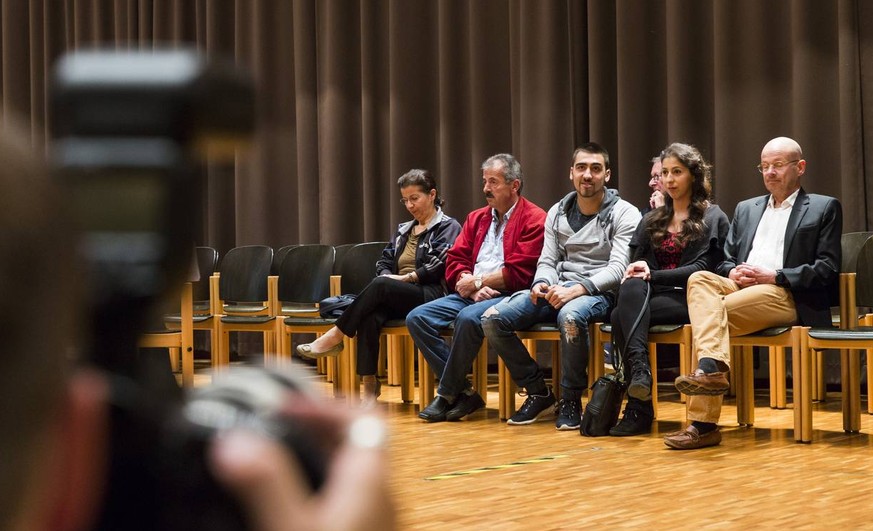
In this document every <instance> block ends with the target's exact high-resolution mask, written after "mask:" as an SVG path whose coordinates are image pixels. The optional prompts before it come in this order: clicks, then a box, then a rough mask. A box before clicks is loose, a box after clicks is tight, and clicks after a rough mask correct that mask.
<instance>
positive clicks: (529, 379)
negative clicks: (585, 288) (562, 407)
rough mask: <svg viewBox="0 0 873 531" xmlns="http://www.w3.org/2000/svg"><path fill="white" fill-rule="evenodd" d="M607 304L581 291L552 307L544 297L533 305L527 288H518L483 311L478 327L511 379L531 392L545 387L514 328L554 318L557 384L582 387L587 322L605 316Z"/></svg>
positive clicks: (575, 388)
mask: <svg viewBox="0 0 873 531" xmlns="http://www.w3.org/2000/svg"><path fill="white" fill-rule="evenodd" d="M609 306H610V301H609V299H608V298H607V297H606V296H605V295H583V296H581V297H577V298H575V299H573V300H571V301H570V302H568V303H567V304H565V305H564V306H563V307H562V308H561V309H560V310H556V309H555V308H553V307H552V306H550V305H549V304H547V303H545V301H543V302H542V303H540V304H537V305H534V304H533V303H531V301H530V291H529V290H525V291H519V292H516V293H514V294H513V295H512V296H511V297H509V298H507V299H504V300H503V301H502V302H500V303H499V304H497V305H495V306H493V307H492V308H490V309H489V310H488V311H486V312H485V314H483V316H482V330H483V331H484V332H485V337H487V338H488V344H489V346H490V347H491V348H493V349H494V351H495V352H497V354H498V355H499V356H500V357H501V358H503V362H504V363H505V364H506V368H507V369H508V370H509V373H510V374H511V375H512V379H513V380H514V381H515V383H516V384H517V385H518V386H519V387H524V388H525V389H527V391H528V392H529V393H531V394H540V393H541V392H543V391H545V388H546V383H545V379H544V377H543V372H542V370H541V369H540V366H539V364H537V362H536V360H535V359H534V358H532V357H531V356H530V354H528V352H527V349H526V348H524V344H522V342H521V340H520V339H518V336H517V335H516V334H515V331H516V330H524V329H526V328H529V327H530V326H532V325H534V324H536V323H542V322H557V323H558V327H559V328H560V330H561V372H562V376H561V387H562V388H563V389H568V390H572V391H582V390H584V389H586V388H587V387H588V324H589V323H592V322H595V321H602V320H603V319H605V318H606V316H607V312H608V311H609Z"/></svg>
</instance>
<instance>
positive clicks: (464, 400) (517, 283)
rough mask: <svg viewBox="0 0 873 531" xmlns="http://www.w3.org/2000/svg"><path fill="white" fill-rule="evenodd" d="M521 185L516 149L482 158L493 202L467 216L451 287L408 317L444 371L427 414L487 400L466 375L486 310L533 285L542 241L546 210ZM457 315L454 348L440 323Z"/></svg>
mask: <svg viewBox="0 0 873 531" xmlns="http://www.w3.org/2000/svg"><path fill="white" fill-rule="evenodd" d="M523 185H524V180H523V175H522V172H521V165H520V164H519V163H518V161H517V160H516V159H515V157H513V156H512V155H508V154H505V153H501V154H499V155H494V156H492V157H489V158H488V160H486V161H485V162H483V163H482V188H483V192H484V193H485V201H487V203H488V206H486V207H483V208H480V209H478V210H474V211H473V212H471V213H470V214H469V215H468V216H467V219H466V221H465V222H464V227H463V228H462V229H461V234H460V235H459V236H458V238H457V239H456V240H455V244H454V245H453V246H452V248H451V249H450V250H449V253H448V257H447V259H446V281H447V282H448V286H449V290H450V291H453V293H451V294H449V295H447V296H445V297H442V298H440V299H436V300H434V301H431V302H429V303H427V304H423V305H421V306H419V307H418V308H416V309H414V310H412V311H411V312H410V313H409V315H408V316H407V317H406V326H407V327H408V328H409V333H410V335H411V336H412V338H413V340H415V344H416V346H417V347H418V348H419V350H420V351H421V352H422V354H423V355H424V358H425V359H426V360H427V362H428V364H429V365H430V366H431V368H432V369H433V371H434V373H435V374H438V375H440V385H439V388H438V389H437V396H436V398H435V399H434V400H433V401H432V402H431V403H430V404H429V405H428V406H427V407H426V408H424V409H423V410H421V412H420V413H419V414H418V416H419V417H421V418H422V419H424V420H426V421H428V422H441V421H444V420H458V419H460V418H461V417H464V416H466V415H468V414H470V413H472V412H473V411H475V410H477V409H479V408H481V407H483V406H484V405H485V400H484V399H483V398H482V396H480V395H479V393H477V392H476V390H474V389H473V386H472V384H471V383H470V381H469V380H468V379H467V374H468V372H469V369H470V367H471V365H472V363H473V359H474V358H475V357H476V353H477V352H479V347H480V346H481V345H482V340H483V338H484V333H483V332H482V324H481V322H480V318H481V317H482V314H483V313H484V312H485V310H487V309H488V308H490V307H491V306H494V305H495V304H497V303H498V302H500V301H501V300H503V299H504V298H505V297H506V296H508V295H510V294H512V293H514V292H516V291H518V290H521V289H527V288H528V287H530V283H531V281H533V275H534V271H535V270H536V265H537V259H539V256H540V252H541V251H542V248H543V231H544V224H545V219H546V213H545V211H543V209H541V208H540V207H538V206H537V205H535V204H533V203H531V202H530V201H528V200H527V199H525V198H523V197H521V189H522V187H523ZM452 323H454V334H453V339H452V347H451V349H449V348H448V346H447V345H446V344H445V342H444V341H443V339H442V337H441V336H440V331H441V330H443V329H445V328H447V327H448V326H449V325H451V324H452Z"/></svg>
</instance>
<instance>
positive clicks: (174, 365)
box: [168, 348, 179, 372]
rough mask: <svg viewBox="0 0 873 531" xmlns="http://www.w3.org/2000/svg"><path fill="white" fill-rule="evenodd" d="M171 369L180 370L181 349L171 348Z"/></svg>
mask: <svg viewBox="0 0 873 531" xmlns="http://www.w3.org/2000/svg"><path fill="white" fill-rule="evenodd" d="M168 350H169V351H170V370H172V371H173V372H179V349H177V348H170V349H168Z"/></svg>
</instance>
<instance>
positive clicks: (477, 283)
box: [473, 275, 482, 289]
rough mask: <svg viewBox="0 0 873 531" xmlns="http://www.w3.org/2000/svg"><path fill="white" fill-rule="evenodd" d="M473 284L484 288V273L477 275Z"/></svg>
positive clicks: (477, 287) (478, 287)
mask: <svg viewBox="0 0 873 531" xmlns="http://www.w3.org/2000/svg"><path fill="white" fill-rule="evenodd" d="M473 285H474V286H476V289H482V275H476V278H474V279H473Z"/></svg>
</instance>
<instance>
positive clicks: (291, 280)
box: [274, 245, 335, 360]
mask: <svg viewBox="0 0 873 531" xmlns="http://www.w3.org/2000/svg"><path fill="white" fill-rule="evenodd" d="M334 257H335V251H334V248H333V246H330V245H301V246H297V247H295V248H293V249H291V250H289V251H288V252H287V253H286V254H285V258H284V260H283V261H282V264H281V265H280V267H279V269H278V276H277V277H275V279H274V281H275V283H276V287H275V289H276V300H277V301H279V302H278V308H277V309H276V315H277V316H278V317H279V320H278V321H277V323H276V326H277V335H278V338H279V353H280V356H281V357H282V358H284V359H286V360H289V359H291V355H292V352H291V338H292V333H302V331H301V330H300V329H299V327H298V328H296V329H295V328H293V327H290V328H286V327H285V326H284V322H283V320H284V319H285V318H302V319H317V320H318V322H317V324H318V326H317V327H314V328H313V329H312V330H307V331H306V332H307V333H310V332H311V333H323V332H326V331H327V330H328V329H330V326H332V325H333V322H334V320H333V319H331V320H330V324H329V326H326V325H327V323H325V322H321V321H323V320H321V318H320V317H319V314H318V303H319V301H321V300H323V299H325V298H327V297H328V296H329V295H331V294H332V293H331V286H330V279H331V273H332V272H333V267H334Z"/></svg>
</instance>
